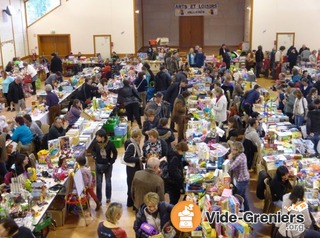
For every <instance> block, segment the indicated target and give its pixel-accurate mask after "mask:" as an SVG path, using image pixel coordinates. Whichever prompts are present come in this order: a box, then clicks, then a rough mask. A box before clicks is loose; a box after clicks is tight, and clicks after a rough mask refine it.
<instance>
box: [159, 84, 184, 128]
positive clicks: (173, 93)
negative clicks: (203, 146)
mask: <svg viewBox="0 0 320 238" xmlns="http://www.w3.org/2000/svg"><path fill="white" fill-rule="evenodd" d="M187 86H188V80H187V79H183V80H181V82H180V83H174V84H171V85H170V87H169V88H168V90H167V92H166V94H165V96H164V100H165V101H167V102H168V103H170V111H171V113H172V110H173V104H174V100H175V99H176V98H177V97H178V95H179V94H181V93H182V92H183V91H186V90H187ZM170 129H171V130H173V131H175V130H174V122H173V121H172V120H171V123H170Z"/></svg>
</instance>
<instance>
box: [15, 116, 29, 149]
mask: <svg viewBox="0 0 320 238" xmlns="http://www.w3.org/2000/svg"><path fill="white" fill-rule="evenodd" d="M15 121H16V124H17V128H16V129H15V130H13V134H12V136H11V139H12V140H13V141H15V142H17V143H18V148H19V147H20V152H21V153H23V152H27V151H30V150H31V142H32V139H33V135H32V132H31V130H30V128H29V127H27V126H26V125H25V124H24V119H23V117H16V119H15ZM17 150H18V151H19V149H17Z"/></svg>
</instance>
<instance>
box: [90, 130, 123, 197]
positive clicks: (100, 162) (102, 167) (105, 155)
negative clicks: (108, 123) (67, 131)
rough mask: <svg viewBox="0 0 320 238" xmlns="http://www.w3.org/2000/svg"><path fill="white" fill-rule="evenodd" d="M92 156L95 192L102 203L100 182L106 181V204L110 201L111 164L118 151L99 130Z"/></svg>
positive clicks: (105, 134) (105, 133) (102, 131)
mask: <svg viewBox="0 0 320 238" xmlns="http://www.w3.org/2000/svg"><path fill="white" fill-rule="evenodd" d="M92 155H93V158H94V159H95V162H96V192H97V197H98V200H99V203H101V201H102V180H103V175H104V176H105V180H106V187H105V191H106V194H105V195H106V202H107V203H109V202H110V201H111V190H112V187H111V176H112V168H113V164H114V162H115V161H116V159H117V156H118V151H117V149H116V147H115V146H114V144H113V142H112V141H110V140H109V139H108V136H107V132H106V131H105V130H104V129H100V130H98V131H97V132H96V139H95V141H94V143H93V148H92Z"/></svg>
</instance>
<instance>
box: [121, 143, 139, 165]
mask: <svg viewBox="0 0 320 238" xmlns="http://www.w3.org/2000/svg"><path fill="white" fill-rule="evenodd" d="M130 145H133V147H134V154H133V155H136V152H137V151H136V147H135V146H134V144H133V143H130V144H129V145H128V146H127V149H128V147H129V146H130ZM125 154H126V152H124V154H123V156H122V157H121V163H122V164H124V165H126V166H129V167H131V168H134V167H135V166H136V163H128V162H126V161H124V156H125Z"/></svg>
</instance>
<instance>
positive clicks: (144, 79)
mask: <svg viewBox="0 0 320 238" xmlns="http://www.w3.org/2000/svg"><path fill="white" fill-rule="evenodd" d="M144 80H146V79H142V80H141V82H140V83H139V85H138V86H136V85H134V87H135V88H136V90H138V88H140V86H141V84H142V82H143V81H144Z"/></svg>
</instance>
